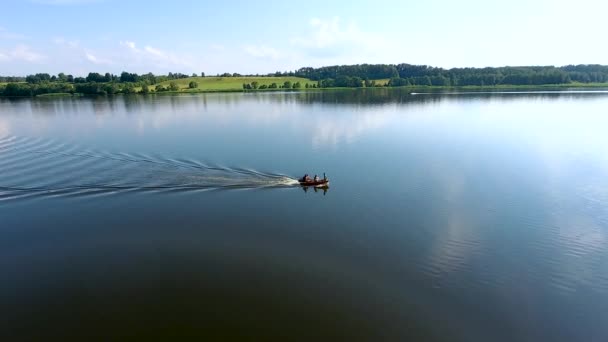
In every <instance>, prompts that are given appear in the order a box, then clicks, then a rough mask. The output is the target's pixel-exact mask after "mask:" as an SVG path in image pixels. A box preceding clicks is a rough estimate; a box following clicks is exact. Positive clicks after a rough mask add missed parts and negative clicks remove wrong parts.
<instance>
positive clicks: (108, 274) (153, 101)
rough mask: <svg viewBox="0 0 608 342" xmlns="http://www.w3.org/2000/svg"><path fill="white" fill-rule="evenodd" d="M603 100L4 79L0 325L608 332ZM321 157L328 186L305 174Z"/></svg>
mask: <svg viewBox="0 0 608 342" xmlns="http://www.w3.org/2000/svg"><path fill="white" fill-rule="evenodd" d="M607 109H608V93H605V92H562V93H543V92H540V93H525V92H524V93H516V94H508V93H495V94H483V93H467V94H415V95H412V94H409V93H408V92H406V91H399V90H386V89H379V90H373V91H369V90H368V91H365V90H360V91H351V90H347V91H339V92H331V91H327V92H318V93H314V92H303V93H251V94H240V93H235V94H199V95H181V96H150V97H144V96H135V97H122V96H117V97H108V98H105V97H101V98H54V99H53V98H47V99H44V98H40V99H14V100H9V99H2V100H0V277H1V278H0V279H1V281H0V314H1V316H2V320H1V321H0V338H1V339H2V340H6V341H9V340H18V339H30V338H43V339H45V340H51V339H55V338H61V339H66V338H79V339H86V338H88V337H91V336H97V337H104V338H107V339H109V338H127V339H128V338H130V337H134V336H137V337H140V338H147V339H153V338H162V337H169V336H172V337H175V336H182V337H186V336H190V337H192V336H199V337H224V338H226V337H230V338H239V337H240V338H251V337H255V338H257V339H266V340H267V339H285V338H287V337H292V338H293V337H298V338H301V339H306V340H311V339H317V340H318V339H323V340H329V339H339V340H392V341H396V340H405V339H408V338H410V339H412V340H436V341H490V340H492V341H606V339H608V133H607V132H608V131H607V127H608V115H607V114H608V111H607ZM323 172H325V173H326V174H327V176H328V177H329V178H330V187H329V189H314V188H308V189H304V188H301V187H300V186H298V185H297V184H296V182H295V179H296V178H298V177H301V176H302V175H303V174H304V173H308V174H310V175H311V176H312V175H314V174H315V173H316V174H319V175H322V174H323ZM107 339H106V340H107Z"/></svg>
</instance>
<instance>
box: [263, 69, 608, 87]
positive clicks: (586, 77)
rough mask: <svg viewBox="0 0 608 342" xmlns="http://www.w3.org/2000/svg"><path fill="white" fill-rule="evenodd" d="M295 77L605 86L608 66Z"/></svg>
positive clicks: (342, 81)
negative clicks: (599, 84)
mask: <svg viewBox="0 0 608 342" xmlns="http://www.w3.org/2000/svg"><path fill="white" fill-rule="evenodd" d="M274 75H277V74H276V73H275V74H274ZM293 76H299V77H304V78H308V79H311V80H316V81H320V82H321V83H322V84H323V85H324V86H325V85H326V86H333V87H358V86H363V85H365V86H368V84H370V83H369V82H371V80H377V79H389V82H388V85H390V86H496V85H544V84H567V83H572V82H581V83H606V82H608V66H604V65H597V64H591V65H567V66H563V67H555V66H522V67H497V68H492V67H487V68H452V69H444V68H437V67H431V66H427V65H411V64H396V65H394V64H359V65H335V66H327V67H321V68H309V67H307V68H301V69H298V70H297V71H295V72H294V73H293ZM366 82H368V83H367V84H366Z"/></svg>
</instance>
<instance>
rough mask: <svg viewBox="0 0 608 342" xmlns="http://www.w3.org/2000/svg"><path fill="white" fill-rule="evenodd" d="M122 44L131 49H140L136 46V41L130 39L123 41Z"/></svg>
mask: <svg viewBox="0 0 608 342" xmlns="http://www.w3.org/2000/svg"><path fill="white" fill-rule="evenodd" d="M120 45H122V46H126V47H128V48H129V49H131V50H134V51H138V50H137V48H136V47H135V43H134V42H130V41H128V40H127V41H121V42H120Z"/></svg>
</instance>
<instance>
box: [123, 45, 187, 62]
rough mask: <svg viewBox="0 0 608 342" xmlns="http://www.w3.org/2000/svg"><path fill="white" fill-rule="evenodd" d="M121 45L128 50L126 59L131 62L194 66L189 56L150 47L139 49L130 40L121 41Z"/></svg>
mask: <svg viewBox="0 0 608 342" xmlns="http://www.w3.org/2000/svg"><path fill="white" fill-rule="evenodd" d="M120 45H121V46H123V47H125V48H127V53H128V55H127V56H126V57H127V58H129V59H130V60H131V61H133V60H135V61H137V62H139V63H143V64H150V65H152V66H163V67H168V66H169V67H187V68H190V67H192V66H193V62H192V60H191V58H189V57H188V56H182V55H177V54H175V53H172V52H168V51H165V50H162V49H159V48H155V47H152V46H149V45H146V46H144V47H143V48H138V47H137V45H136V43H135V42H133V41H128V40H126V41H121V42H120Z"/></svg>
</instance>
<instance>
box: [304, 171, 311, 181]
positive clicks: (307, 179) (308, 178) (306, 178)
mask: <svg viewBox="0 0 608 342" xmlns="http://www.w3.org/2000/svg"><path fill="white" fill-rule="evenodd" d="M302 182H310V177H308V173H306V174H304V177H302Z"/></svg>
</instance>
